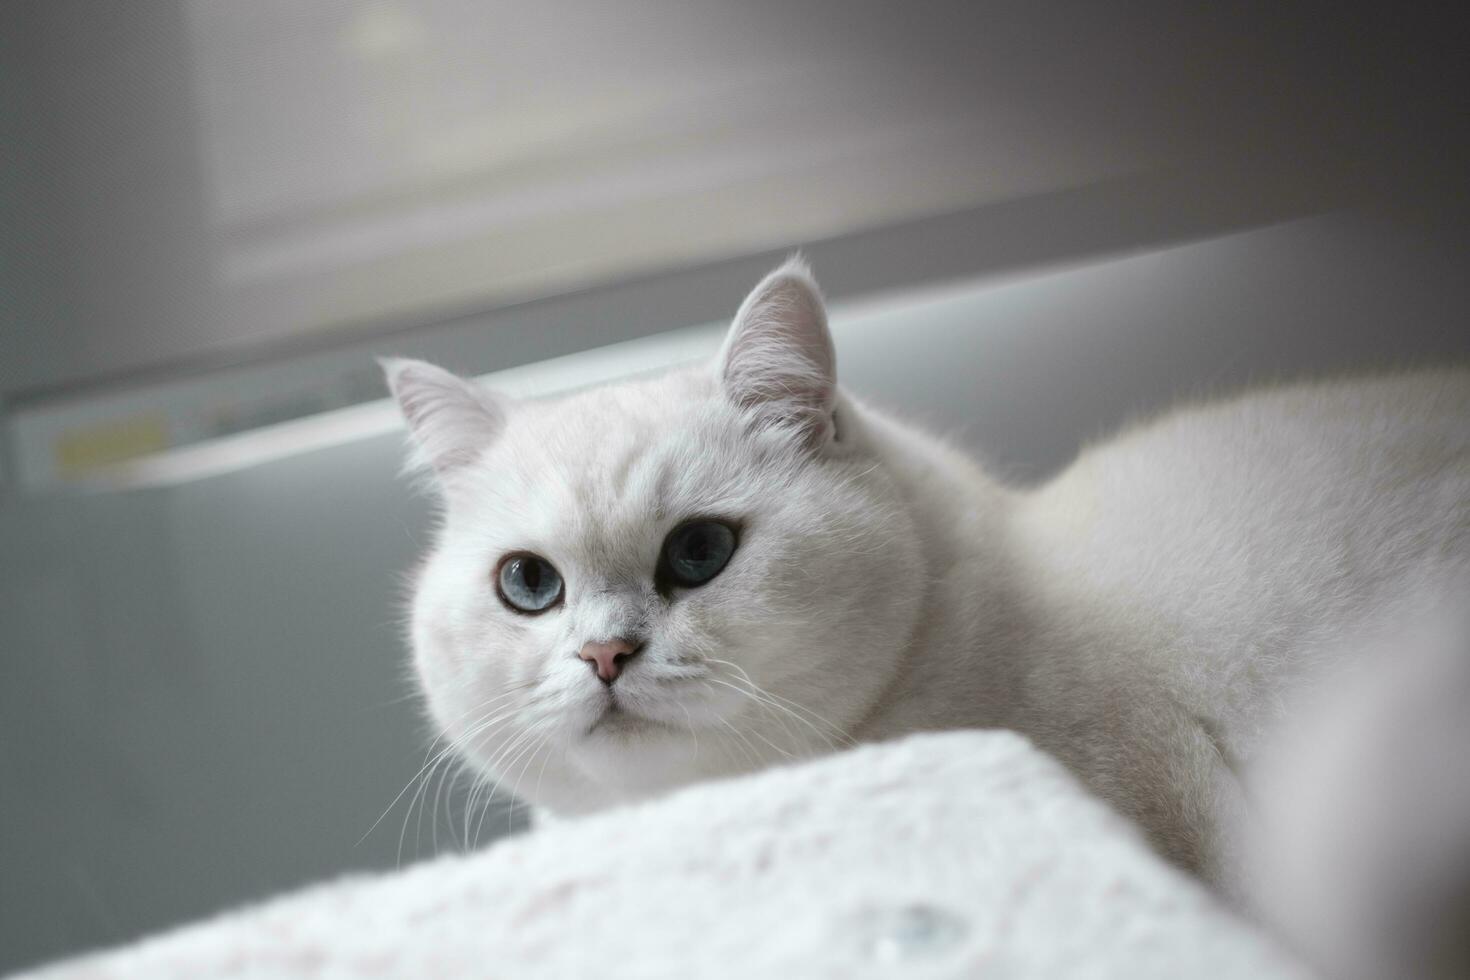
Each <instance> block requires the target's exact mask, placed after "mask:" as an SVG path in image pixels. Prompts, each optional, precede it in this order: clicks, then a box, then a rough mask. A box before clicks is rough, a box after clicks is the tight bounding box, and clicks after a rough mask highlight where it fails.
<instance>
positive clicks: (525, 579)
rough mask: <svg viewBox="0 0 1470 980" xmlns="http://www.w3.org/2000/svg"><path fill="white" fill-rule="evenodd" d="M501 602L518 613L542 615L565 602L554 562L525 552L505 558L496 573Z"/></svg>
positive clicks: (496, 584) (496, 586)
mask: <svg viewBox="0 0 1470 980" xmlns="http://www.w3.org/2000/svg"><path fill="white" fill-rule="evenodd" d="M495 590H496V591H497V592H498V593H500V601H501V602H503V603H505V604H506V605H507V606H509V607H510V608H512V609H514V610H515V611H516V612H520V613H530V614H533V615H534V614H535V613H543V612H545V611H546V610H548V609H550V608H551V607H552V606H554V605H556V604H557V603H558V602H560V601H561V599H562V593H563V591H564V589H563V587H562V581H561V575H560V574H559V573H558V572H557V570H556V569H555V568H552V567H551V562H549V561H547V560H546V559H545V558H542V557H541V556H540V555H532V554H528V553H526V552H518V553H516V554H510V555H506V556H505V557H504V558H502V559H500V567H499V568H498V569H496V572H495Z"/></svg>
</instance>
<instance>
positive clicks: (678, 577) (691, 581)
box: [663, 521, 735, 589]
mask: <svg viewBox="0 0 1470 980" xmlns="http://www.w3.org/2000/svg"><path fill="white" fill-rule="evenodd" d="M734 553H735V532H734V530H732V529H731V528H730V526H729V525H728V524H722V523H720V522H719V521H695V522H693V523H690V524H685V525H683V526H682V527H678V528H675V529H674V532H673V533H672V534H670V535H669V536H668V539H667V540H665V541H664V554H663V565H664V570H665V571H666V573H667V574H666V575H665V577H666V578H667V579H668V580H669V581H670V582H671V583H672V584H674V585H678V586H682V587H684V588H686V589H688V588H694V587H695V586H698V585H703V584H704V583H706V582H708V581H709V580H710V579H712V578H714V577H715V576H716V575H718V574H720V572H721V570H723V569H724V567H725V563H726V562H728V561H729V560H730V556H731V555H733V554H734Z"/></svg>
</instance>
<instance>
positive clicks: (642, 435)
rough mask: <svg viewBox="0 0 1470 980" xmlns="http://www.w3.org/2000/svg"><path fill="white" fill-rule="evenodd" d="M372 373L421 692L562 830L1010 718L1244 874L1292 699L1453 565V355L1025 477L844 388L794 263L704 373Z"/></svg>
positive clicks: (1261, 397) (1123, 442) (1469, 520)
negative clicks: (1260, 768) (746, 774)
mask: <svg viewBox="0 0 1470 980" xmlns="http://www.w3.org/2000/svg"><path fill="white" fill-rule="evenodd" d="M386 369H387V373H388V378H389V383H390V386H391V388H392V390H393V393H394V395H395V396H396V397H397V399H398V401H399V404H400V405H401V407H402V410H403V413H404V415H405V417H406V418H407V420H408V422H409V424H410V428H411V430H412V433H413V436H414V439H415V441H416V445H417V453H418V458H419V459H420V461H421V462H423V463H424V464H426V466H427V467H429V468H431V470H432V472H433V473H434V475H435V482H436V484H437V486H438V487H439V489H440V490H441V494H442V501H443V523H442V527H441V528H440V530H439V533H438V536H437V541H436V544H435V546H434V548H433V550H432V552H431V554H430V555H429V557H428V560H427V562H426V563H425V565H424V567H423V570H422V574H421V577H420V579H419V582H418V585H417V590H416V595H415V598H414V601H413V614H412V640H413V647H414V656H415V664H416V667H417V672H418V676H419V678H420V680H421V682H422V687H423V692H424V694H425V696H426V698H427V702H428V705H429V708H430V710H431V712H432V714H433V717H434V719H435V720H436V722H437V723H438V725H439V726H441V728H442V730H443V731H444V732H445V733H446V735H447V737H449V738H451V739H452V740H453V741H454V744H455V745H456V746H457V748H458V750H459V751H461V752H463V753H465V754H466V755H467V756H469V757H470V758H472V759H474V760H475V761H476V763H477V764H478V765H479V766H480V767H482V768H483V770H484V771H485V772H486V773H488V774H489V775H490V776H492V777H494V778H496V779H498V780H501V781H502V782H503V783H504V784H505V785H506V786H507V787H511V788H513V789H514V791H515V792H516V793H518V794H519V795H520V796H521V797H523V798H525V799H528V800H530V801H531V802H532V803H534V804H536V805H538V806H540V807H543V808H546V809H548V810H549V811H551V812H553V813H556V814H564V813H565V814H571V813H577V812H582V811H587V810H592V809H595V808H599V807H603V806H607V805H608V804H611V803H616V802H618V801H622V800H630V799H635V798H639V797H642V796H645V795H648V794H652V793H657V792H659V791H662V790H666V789H669V788H671V787H675V786H679V785H682V784H685V783H689V782H691V781H693V780H698V779H702V778H707V777H711V776H718V775H725V774H731V773H737V772H741V771H746V770H750V769H754V768H757V767H760V766H765V765H768V764H771V763H775V762H779V761H782V760H785V759H788V758H793V757H800V756H805V755H811V754H814V753H820V752H825V751H828V750H830V749H832V748H835V747H838V746H840V745H841V744H842V743H844V742H845V741H846V740H848V739H854V740H872V739H882V738H887V737H890V736H896V735H900V734H903V733H907V732H913V731H917V730H921V729H941V728H954V727H1005V728H1012V729H1017V730H1019V731H1021V732H1023V733H1025V734H1026V735H1028V736H1029V737H1030V738H1031V739H1032V740H1033V741H1034V742H1035V743H1036V744H1038V745H1039V746H1040V747H1042V748H1043V749H1045V750H1047V751H1049V752H1051V753H1053V754H1054V755H1055V756H1057V757H1058V758H1060V759H1061V760H1062V761H1064V762H1065V763H1066V764H1067V765H1068V766H1069V767H1070V768H1071V769H1072V770H1074V771H1075V772H1076V773H1077V774H1078V775H1079V776H1080V777H1081V778H1082V780H1083V781H1084V782H1086V783H1087V784H1088V785H1089V786H1090V787H1091V788H1092V789H1093V790H1094V791H1096V792H1097V793H1098V794H1100V795H1101V796H1103V797H1104V798H1106V799H1107V800H1109V801H1111V803H1112V804H1113V805H1114V806H1116V807H1117V808H1118V809H1120V810H1121V811H1123V812H1124V813H1125V814H1127V815H1129V816H1130V817H1132V818H1133V819H1134V820H1135V821H1137V823H1138V824H1139V825H1140V826H1141V827H1142V828H1144V830H1145V831H1146V833H1147V834H1148V836H1149V837H1150V839H1151V840H1152V841H1153V843H1154V844H1155V845H1156V846H1157V848H1158V849H1159V850H1160V851H1161V852H1162V853H1163V854H1165V855H1166V856H1167V857H1169V858H1170V859H1171V860H1173V861H1175V862H1176V863H1178V864H1179V865H1182V866H1184V867H1187V868H1191V869H1194V870H1196V871H1198V872H1200V873H1201V874H1203V875H1204V876H1206V877H1207V878H1210V879H1212V880H1214V881H1216V882H1219V883H1221V884H1222V885H1224V886H1225V887H1226V888H1227V889H1228V888H1231V887H1233V885H1232V882H1231V880H1230V879H1231V877H1232V874H1233V870H1232V869H1234V868H1235V867H1236V866H1237V862H1236V861H1235V857H1234V854H1233V849H1234V846H1235V845H1234V843H1233V841H1234V839H1235V835H1234V832H1233V831H1232V828H1233V827H1234V826H1235V821H1236V819H1237V817H1238V816H1239V815H1240V813H1241V811H1242V810H1243V809H1244V808H1245V807H1246V799H1247V790H1246V789H1245V787H1244V785H1243V782H1242V778H1243V774H1244V773H1245V772H1246V770H1247V769H1248V768H1249V766H1250V765H1251V763H1252V761H1253V760H1254V759H1255V758H1256V757H1257V755H1258V754H1259V747H1260V744H1261V740H1262V738H1263V737H1264V735H1265V733H1267V732H1268V731H1270V730H1271V728H1272V727H1273V725H1274V724H1275V723H1276V721H1277V719H1278V717H1279V716H1280V714H1281V712H1282V707H1283V705H1285V704H1288V703H1289V702H1290V700H1291V697H1292V692H1293V691H1294V689H1295V688H1296V686H1297V685H1299V684H1300V683H1301V681H1302V680H1303V679H1304V678H1306V677H1309V676H1311V675H1312V674H1313V673H1314V672H1315V671H1316V670H1317V668H1318V667H1319V666H1320V665H1322V664H1329V663H1332V662H1333V661H1334V659H1335V658H1338V657H1340V656H1341V654H1340V651H1342V650H1344V649H1348V648H1350V647H1351V648H1355V647H1356V646H1357V645H1358V643H1357V641H1358V640H1359V639H1360V638H1361V636H1362V635H1363V634H1364V632H1365V631H1368V630H1370V629H1372V628H1374V627H1375V626H1377V625H1379V624H1382V623H1386V622H1388V621H1389V618H1390V616H1391V615H1392V614H1394V613H1395V612H1399V613H1402V612H1404V611H1406V610H1409V609H1411V608H1412V604H1413V603H1414V602H1415V601H1417V599H1418V598H1419V597H1422V596H1424V595H1426V594H1431V593H1434V594H1437V593H1439V592H1442V591H1443V589H1444V588H1446V587H1448V584H1449V583H1451V582H1453V581H1455V580H1456V577H1457V576H1460V575H1463V574H1464V573H1465V572H1466V571H1467V569H1470V372H1467V371H1464V370H1444V371H1431V372H1423V373H1414V374H1403V375H1399V376H1395V377H1385V378H1380V379H1374V380H1360V381H1353V382H1341V383H1317V384H1304V385H1298V386H1291V387H1281V388H1275V389H1267V390H1261V391H1256V392H1253V393H1250V394H1248V395H1245V396H1243V397H1239V398H1235V399H1233V400H1227V401H1221V402H1218V403H1214V404H1203V405H1198V406H1192V407H1187V408H1183V409H1180V410H1178V411H1175V412H1173V413H1170V414H1168V415H1165V416H1164V417H1162V418H1159V419H1156V420H1154V421H1152V422H1150V423H1147V424H1144V425H1140V426H1137V427H1135V428H1133V429H1131V430H1129V431H1127V432H1125V433H1124V434H1122V435H1121V436H1119V437H1117V438H1115V439H1113V440H1112V441H1110V442H1108V443H1106V444H1103V445H1100V446H1097V447H1094V448H1090V449H1088V450H1086V451H1085V452H1083V453H1082V455H1081V456H1080V458H1079V459H1078V460H1077V461H1076V462H1075V463H1073V464H1072V465H1071V466H1070V467H1069V468H1068V469H1067V470H1066V471H1065V472H1064V473H1062V474H1061V475H1060V476H1058V477H1057V478H1056V479H1054V480H1052V481H1051V482H1049V483H1047V484H1046V485H1044V486H1041V487H1038V488H1034V489H1016V488H1011V487H1007V486H1003V485H1001V484H1000V483H998V482H997V481H995V480H993V479H991V478H989V477H987V476H986V474H985V473H983V472H982V471H981V469H980V468H979V467H978V466H977V465H976V464H975V463H974V462H973V461H972V460H971V459H970V458H969V457H967V456H966V455H964V454H963V453H961V452H959V451H958V450H956V449H954V448H951V447H949V446H946V445H944V444H943V443H941V442H940V441H938V440H936V439H934V438H933V437H931V436H928V435H925V434H923V433H921V432H918V431H916V430H914V429H911V428H909V427H907V426H905V425H903V424H901V423H899V422H897V421H895V420H893V419H891V418H889V417H888V416H886V415H884V414H881V413H879V412H877V411H875V410H873V409H871V408H869V407H867V406H865V405H864V404H862V403H861V402H860V401H858V400H857V399H855V398H854V397H853V396H852V395H850V394H849V393H847V392H846V391H844V390H842V389H840V388H839V387H838V386H837V378H836V373H835V356H834V351H833V345H832V341H831V338H830V336H829V334H828V331H827V326H826V319H825V313H824V309H823V304H822V299H821V296H820V294H819V292H818V290H817V287H816V285H815V284H814V283H813V281H812V279H811V278H810V276H809V274H808V272H807V270H806V268H805V267H804V266H803V265H801V264H800V263H799V262H795V261H793V262H790V263H788V264H786V265H785V266H783V267H781V268H780V269H777V270H776V271H775V272H773V273H772V274H771V275H770V276H769V277H767V278H766V279H765V280H764V281H763V282H762V283H761V284H760V285H759V286H758V287H757V288H756V289H755V291H754V292H752V293H751V295H750V296H749V298H747V300H746V301H745V303H744V305H743V306H742V307H741V309H740V311H739V313H738V315H737V316H736V318H735V322H734V324H733V326H732V327H731V329H730V332H729V335H728V338H727V339H726V342H725V345H724V349H723V350H722V352H721V353H720V355H719V357H718V358H717V360H716V362H715V363H714V364H713V365H710V366H706V367H699V368H697V369H688V370H680V371H676V372H673V373H670V374H668V375H666V376H664V377H660V378H657V379H654V380H643V381H636V382H631V383H627V384H620V385H613V386H608V387H603V388H599V389H596V390H591V391H584V392H580V393H577V394H573V395H570V396H568V397H565V398H561V399H557V400H549V401H533V402H525V403H514V402H510V401H507V400H505V399H503V398H501V397H497V396H496V395H494V394H492V393H489V392H486V391H482V390H480V389H478V388H476V387H474V386H472V385H471V384H469V383H467V382H465V381H462V380H460V379H458V378H456V377H455V376H453V375H451V374H449V373H447V372H445V371H442V370H440V369H438V368H435V367H432V366H430V365H428V364H424V363H421V362H413V361H392V362H387V363H386Z"/></svg>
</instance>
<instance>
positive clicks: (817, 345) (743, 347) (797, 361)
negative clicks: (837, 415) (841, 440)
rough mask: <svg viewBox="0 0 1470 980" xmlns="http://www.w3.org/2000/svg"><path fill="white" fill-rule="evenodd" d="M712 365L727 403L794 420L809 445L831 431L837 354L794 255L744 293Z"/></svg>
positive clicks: (818, 295) (811, 283) (817, 294)
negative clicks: (731, 402)
mask: <svg viewBox="0 0 1470 980" xmlns="http://www.w3.org/2000/svg"><path fill="white" fill-rule="evenodd" d="M718 365H719V366H718V370H719V378H720V384H721V385H722V386H723V387H724V390H725V394H726V396H727V397H728V398H729V399H730V400H731V401H733V402H734V403H735V404H737V405H741V406H745V407H751V408H756V409H757V410H759V411H760V413H761V415H763V416H765V417H767V418H771V419H774V420H777V421H780V422H783V423H785V424H791V425H794V426H795V427H797V428H798V429H799V430H801V431H802V432H803V433H805V435H806V438H807V440H808V443H809V444H810V445H812V446H821V445H824V444H825V443H826V442H827V440H828V439H830V438H831V437H832V434H833V431H834V429H833V424H832V407H833V404H834V403H835V401H836V398H837V355H836V353H835V352H834V350H833V346H832V335H831V334H830V333H829V332H828V331H827V311H826V308H825V307H824V306H823V303H822V292H821V290H820V289H818V288H817V284H816V281H815V280H813V279H812V275H811V271H810V270H809V269H808V268H807V266H806V263H805V262H803V261H802V260H801V258H800V257H799V256H792V257H791V258H789V259H787V260H786V263H785V264H784V265H782V266H781V267H780V268H779V269H777V270H776V271H774V272H772V273H771V274H770V275H768V276H766V278H765V279H763V280H761V284H760V285H759V286H756V287H755V289H754V290H752V291H751V293H750V295H749V296H747V297H746V298H745V302H744V303H742V304H741V305H740V312H739V313H737V314H735V322H734V324H733V325H731V327H730V333H729V334H728V335H727V336H726V337H725V346H724V349H723V350H721V351H720V356H719V361H718Z"/></svg>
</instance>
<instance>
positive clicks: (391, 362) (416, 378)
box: [378, 357, 505, 476]
mask: <svg viewBox="0 0 1470 980" xmlns="http://www.w3.org/2000/svg"><path fill="white" fill-rule="evenodd" d="M378 363H379V364H380V365H382V368H383V374H384V375H385V376H386V377H387V380H388V388H389V390H390V391H392V392H393V398H394V399H395V400H396V401H397V402H398V409H399V411H401V412H402V413H403V418H404V420H405V421H407V422H408V428H409V431H410V432H411V433H412V434H413V441H414V446H415V449H416V453H415V455H416V457H417V460H416V461H417V462H421V463H424V464H426V465H427V466H429V467H432V468H433V469H434V471H435V472H437V473H438V474H440V475H441V476H444V475H447V474H449V473H452V472H453V471H455V470H457V469H459V468H460V467H463V466H465V465H466V464H468V463H470V462H473V461H474V459H475V458H476V457H477V456H478V455H479V454H480V452H481V451H483V450H484V449H485V447H487V446H489V445H490V444H491V443H492V442H494V440H495V437H496V436H498V435H499V434H500V432H501V430H502V429H504V428H505V406H504V405H503V404H502V403H501V401H500V399H498V398H497V397H496V396H495V395H493V394H491V393H490V392H488V391H486V390H484V389H483V388H481V387H479V386H478V385H476V384H475V383H474V382H472V381H466V380H465V379H464V378H461V377H459V376H458V375H455V374H451V373H450V372H448V371H446V370H444V369H443V368H441V367H435V366H434V365H432V364H429V363H428V362H426V361H414V360H408V359H406V358H398V357H391V358H390V357H384V358H379V359H378Z"/></svg>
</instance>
